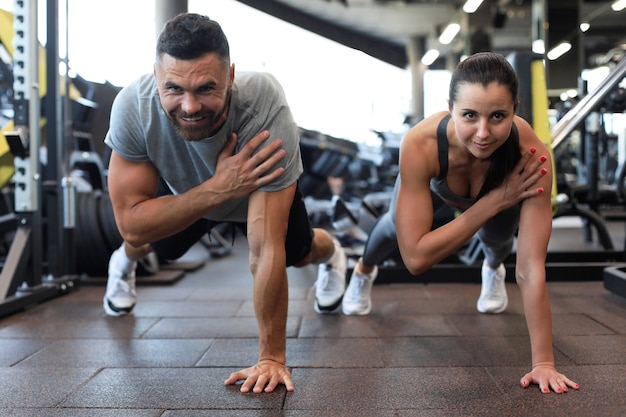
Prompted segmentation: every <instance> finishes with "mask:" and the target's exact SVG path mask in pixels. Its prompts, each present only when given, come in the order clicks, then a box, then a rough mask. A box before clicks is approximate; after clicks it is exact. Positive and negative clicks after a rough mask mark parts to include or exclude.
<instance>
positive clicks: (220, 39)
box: [103, 13, 346, 393]
mask: <svg viewBox="0 0 626 417" xmlns="http://www.w3.org/2000/svg"><path fill="white" fill-rule="evenodd" d="M105 142H106V144H107V145H108V146H110V147H111V148H112V150H113V152H112V156H111V160H110V164H109V171H108V186H109V193H110V196H111V202H112V204H113V209H114V212H115V218H116V222H117V225H118V228H119V230H120V233H121V234H122V236H123V237H124V240H125V242H124V244H123V245H122V246H121V247H120V248H119V249H118V250H117V251H115V252H114V253H113V255H112V256H111V259H110V261H109V277H108V282H107V290H106V294H105V297H104V300H103V303H104V309H105V311H106V313H107V314H109V315H121V314H126V313H129V312H130V311H132V309H133V307H134V305H135V301H136V300H135V299H136V296H135V267H136V263H137V262H136V261H137V260H138V259H141V258H142V257H144V256H146V255H147V254H148V253H150V251H152V250H154V251H155V252H156V254H157V255H158V256H159V258H161V259H168V260H169V259H177V258H178V257H180V256H182V255H183V254H184V253H185V252H186V251H187V250H188V249H189V248H190V247H191V246H192V245H193V244H194V243H196V242H197V241H198V240H199V239H200V238H201V237H202V236H203V235H204V234H205V233H207V232H208V231H209V230H210V229H211V228H212V227H213V226H215V225H216V224H217V223H220V222H231V223H234V224H236V225H237V226H239V228H240V229H242V230H243V231H244V232H245V233H246V234H247V239H248V243H249V246H250V257H249V259H250V270H251V272H252V275H253V279H254V289H253V298H254V310H255V314H256V317H257V323H258V327H259V350H260V351H259V360H258V362H257V364H256V365H254V366H252V367H249V368H246V369H243V370H240V371H238V372H234V373H232V374H231V375H230V377H229V378H228V379H227V380H226V381H225V383H226V384H234V383H236V382H237V381H240V380H244V382H243V384H242V386H241V391H242V392H249V391H251V390H252V391H253V392H257V393H258V392H263V391H265V392H271V391H273V390H274V389H275V387H276V386H277V385H278V384H284V385H285V386H286V388H287V390H288V391H292V390H293V383H292V381H291V375H290V373H289V371H288V370H287V368H286V367H285V349H286V321H287V301H288V300H287V288H288V285H287V270H286V269H287V266H290V265H294V266H303V265H307V264H311V263H320V266H319V276H318V280H317V283H316V302H315V309H316V311H318V312H320V313H327V312H335V311H337V309H338V308H339V307H340V305H341V299H342V296H343V291H344V289H345V270H346V260H345V256H344V254H343V251H342V249H341V246H340V245H339V244H338V242H337V241H336V240H335V239H333V238H332V237H331V236H330V234H328V233H327V232H326V231H324V230H322V229H312V228H311V225H310V223H309V219H308V215H307V212H306V209H305V207H304V202H303V200H302V193H301V191H300V190H299V188H298V184H297V181H298V177H299V176H300V174H301V173H302V162H301V159H300V148H299V144H298V135H297V126H296V124H295V122H294V120H293V117H292V115H291V111H290V109H289V107H288V105H287V103H286V100H285V96H284V93H283V91H282V88H281V87H280V85H279V84H278V82H277V81H276V80H275V79H274V78H273V77H272V76H270V75H268V74H262V73H242V74H238V75H237V78H235V67H234V65H233V64H231V62H230V52H229V46H228V41H227V39H226V36H225V35H224V33H223V32H222V29H221V28H220V26H219V24H218V23H217V22H215V21H212V20H210V19H209V18H208V17H206V16H201V15H197V14H190V13H185V14H181V15H179V16H176V17H175V18H173V19H172V20H170V21H169V22H167V23H166V25H165V27H164V29H163V32H162V33H161V35H160V36H159V39H158V42H157V50H156V62H155V65H154V73H153V74H148V75H145V76H143V77H141V78H139V79H138V80H136V81H135V82H133V83H131V84H130V85H129V86H127V87H125V88H124V89H123V90H122V91H120V93H119V94H118V96H117V97H116V99H115V102H114V104H113V107H112V110H111V123H110V129H109V132H108V133H107V136H106V138H105Z"/></svg>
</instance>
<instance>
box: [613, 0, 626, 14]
mask: <svg viewBox="0 0 626 417" xmlns="http://www.w3.org/2000/svg"><path fill="white" fill-rule="evenodd" d="M611 9H613V10H614V11H616V12H619V11H621V10H624V9H626V0H617V1H616V2H615V3H613V4H611Z"/></svg>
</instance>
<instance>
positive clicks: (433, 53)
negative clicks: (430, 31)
mask: <svg viewBox="0 0 626 417" xmlns="http://www.w3.org/2000/svg"><path fill="white" fill-rule="evenodd" d="M437 58H439V51H438V50H436V49H429V50H428V52H426V53H425V54H424V56H423V57H422V64H424V65H426V66H429V65H430V64H432V63H433V62H435V60H436V59H437Z"/></svg>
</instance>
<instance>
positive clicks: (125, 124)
mask: <svg viewBox="0 0 626 417" xmlns="http://www.w3.org/2000/svg"><path fill="white" fill-rule="evenodd" d="M139 100H140V97H139V95H138V93H137V84H136V83H133V84H130V85H129V86H127V87H124V88H123V89H122V90H121V91H120V92H119V93H118V95H117V96H116V97H115V100H114V101H113V105H112V106H111V118H110V121H109V130H108V132H107V134H106V136H105V138H104V143H106V144H107V145H108V146H109V147H110V148H111V149H113V150H114V151H115V152H117V153H118V154H119V155H120V156H122V157H123V158H124V159H127V160H129V161H132V162H147V161H148V160H149V158H148V154H147V150H146V144H145V140H144V132H143V130H144V129H143V124H142V117H141V110H140V106H139Z"/></svg>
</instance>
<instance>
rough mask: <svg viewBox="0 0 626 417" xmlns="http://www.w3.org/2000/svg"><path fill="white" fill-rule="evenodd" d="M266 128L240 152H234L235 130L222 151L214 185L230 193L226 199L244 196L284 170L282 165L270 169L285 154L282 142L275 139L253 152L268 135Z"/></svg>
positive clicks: (274, 178)
mask: <svg viewBox="0 0 626 417" xmlns="http://www.w3.org/2000/svg"><path fill="white" fill-rule="evenodd" d="M269 136H270V134H269V132H268V131H267V130H264V131H262V132H261V133H259V134H257V135H256V136H255V137H253V138H252V139H251V140H250V142H248V143H247V144H246V145H245V146H244V147H243V148H242V149H241V151H239V152H238V153H236V154H234V155H233V152H234V150H235V145H236V143H237V134H236V133H233V134H232V137H231V139H230V141H229V142H228V143H227V144H226V146H225V147H224V149H223V150H222V151H221V152H220V155H219V158H218V161H217V168H216V171H215V175H214V176H213V178H212V182H213V184H214V185H215V184H217V185H216V187H215V190H216V191H218V192H224V193H226V194H227V195H228V198H227V199H234V198H240V197H244V196H246V195H249V194H251V193H252V192H253V191H256V190H257V189H258V188H260V187H262V186H264V185H267V184H269V183H271V182H272V181H275V180H276V179H277V178H278V177H280V176H281V175H282V174H283V173H284V172H285V169H284V168H282V167H279V168H276V169H274V170H273V171H270V170H271V169H272V168H273V167H275V166H276V164H278V162H279V161H280V160H281V159H282V158H284V157H285V155H286V153H285V151H284V150H283V149H281V146H282V141H281V140H280V139H274V140H273V141H272V142H270V143H269V144H267V146H265V147H264V148H263V149H261V150H260V151H258V152H257V153H256V154H255V153H254V152H255V151H256V150H257V149H258V148H259V147H260V146H261V145H262V144H263V143H264V142H265V141H266V140H267V139H268V138H269Z"/></svg>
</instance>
